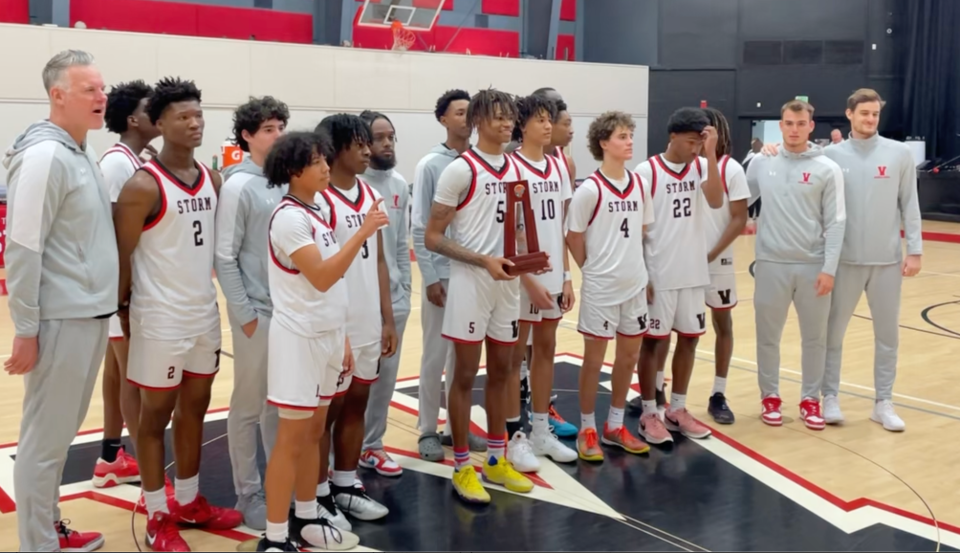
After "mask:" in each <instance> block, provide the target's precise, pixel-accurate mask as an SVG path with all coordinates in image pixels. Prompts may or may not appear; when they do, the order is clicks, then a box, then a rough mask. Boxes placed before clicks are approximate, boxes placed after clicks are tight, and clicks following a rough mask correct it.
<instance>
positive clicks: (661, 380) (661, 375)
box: [657, 371, 663, 392]
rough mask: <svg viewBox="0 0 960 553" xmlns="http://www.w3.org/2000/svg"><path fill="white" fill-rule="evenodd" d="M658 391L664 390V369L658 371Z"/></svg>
mask: <svg viewBox="0 0 960 553" xmlns="http://www.w3.org/2000/svg"><path fill="white" fill-rule="evenodd" d="M657 391H658V392H662V391H663V371H657Z"/></svg>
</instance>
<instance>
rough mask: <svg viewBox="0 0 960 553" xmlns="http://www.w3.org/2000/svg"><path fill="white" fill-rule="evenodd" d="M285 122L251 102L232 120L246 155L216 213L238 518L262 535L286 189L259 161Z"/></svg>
mask: <svg viewBox="0 0 960 553" xmlns="http://www.w3.org/2000/svg"><path fill="white" fill-rule="evenodd" d="M289 119H290V110H289V109H288V108H287V105H286V104H284V103H283V102H281V101H279V100H277V99H275V98H272V97H270V96H264V97H262V98H250V100H249V101H248V102H247V103H245V104H243V105H242V106H240V107H239V108H237V110H236V111H235V112H234V113H233V136H234V141H235V142H236V143H237V145H238V146H240V149H241V150H242V151H244V152H246V153H247V154H248V155H246V156H244V159H243V161H241V162H240V163H238V164H236V165H231V166H229V167H227V168H226V169H225V170H224V171H223V176H224V182H223V188H222V189H221V190H220V198H219V204H220V207H219V209H218V210H217V232H216V240H217V247H216V256H215V258H214V267H215V268H216V270H217V280H219V281H220V289H221V290H223V295H224V297H226V299H227V316H228V317H229V319H230V328H231V330H232V333H233V348H234V362H233V394H232V395H231V396H230V414H229V415H228V416H227V436H228V441H229V449H230V464H231V466H232V468H233V486H234V490H235V492H236V494H237V506H236V508H237V510H238V511H240V512H241V513H243V522H244V524H246V525H247V526H249V527H250V528H253V529H254V530H260V531H263V530H264V529H265V528H266V523H267V522H266V520H267V519H266V516H267V515H266V504H265V503H264V497H263V490H262V486H261V479H260V470H259V469H258V468H257V424H258V423H259V425H260V436H261V438H262V441H263V451H264V452H265V453H266V455H267V459H268V460H269V458H270V451H271V449H273V442H274V439H275V438H276V431H277V410H276V408H275V407H271V406H269V405H267V404H266V402H265V400H266V394H267V386H266V382H267V349H268V348H267V337H268V336H269V332H270V320H271V317H272V313H273V303H272V302H271V300H270V289H269V285H268V283H267V267H268V266H269V263H270V255H269V252H268V250H267V242H266V240H265V239H264V236H266V235H267V226H268V224H269V221H270V214H271V213H272V212H273V208H274V207H276V206H277V204H278V203H280V199H281V198H282V197H283V194H284V192H285V189H284V187H283V186H277V187H268V186H267V179H266V177H265V176H264V174H263V167H264V165H263V164H264V160H265V159H266V157H267V154H268V153H269V152H270V148H271V147H272V146H273V143H274V142H276V140H277V138H278V137H280V136H281V135H282V134H283V132H284V129H285V128H286V126H287V121H288V120H289Z"/></svg>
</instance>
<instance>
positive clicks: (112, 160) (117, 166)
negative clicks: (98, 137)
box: [100, 142, 143, 203]
mask: <svg viewBox="0 0 960 553" xmlns="http://www.w3.org/2000/svg"><path fill="white" fill-rule="evenodd" d="M141 167H143V162H142V161H141V160H140V158H139V157H137V154H135V153H133V150H131V149H130V147H129V146H127V145H126V144H124V143H123V142H117V143H116V144H114V145H113V146H111V147H110V148H109V149H108V150H107V151H106V152H104V153H103V156H102V157H101V158H100V172H101V173H103V181H104V183H105V184H106V185H107V191H108V192H109V193H110V201H111V202H114V203H116V201H117V198H119V197H120V191H121V190H123V185H124V184H126V183H127V181H128V180H130V177H132V176H133V174H134V173H136V172H137V169H139V168H141Z"/></svg>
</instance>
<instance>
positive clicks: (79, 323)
mask: <svg viewBox="0 0 960 553" xmlns="http://www.w3.org/2000/svg"><path fill="white" fill-rule="evenodd" d="M108 326H109V320H108V319H65V320H53V321H40V337H39V343H40V352H39V356H38V358H37V365H36V367H35V368H34V369H33V370H32V371H30V372H29V373H27V375H26V376H25V377H24V382H23V383H24V387H25V388H26V389H25V391H24V395H23V418H22V419H21V421H20V443H19V446H18V447H17V459H16V463H15V464H14V469H13V479H14V496H15V498H16V502H17V527H18V529H19V533H20V551H59V550H60V541H59V538H58V537H57V532H56V531H55V529H54V523H55V522H56V521H58V520H60V519H61V517H60V506H59V505H58V504H59V502H60V482H61V480H62V479H63V466H64V464H65V463H66V461H67V452H68V451H69V449H70V444H71V443H73V439H74V437H76V435H77V431H78V430H80V425H81V424H83V419H84V418H85V417H86V416H87V408H88V407H89V406H90V397H91V396H92V395H93V389H94V387H95V385H96V383H97V373H98V372H100V365H101V364H102V363H103V355H104V353H106V351H107V337H108Z"/></svg>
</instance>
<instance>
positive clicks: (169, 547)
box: [146, 513, 190, 552]
mask: <svg viewBox="0 0 960 553" xmlns="http://www.w3.org/2000/svg"><path fill="white" fill-rule="evenodd" d="M146 541H147V547H149V548H150V549H152V550H154V551H173V552H180V551H184V552H188V551H190V546H189V545H187V542H185V541H183V538H182V537H181V536H180V527H178V526H177V522H176V519H175V518H174V517H173V516H172V515H170V514H168V513H154V514H153V518H151V519H150V520H148V521H147V540H146Z"/></svg>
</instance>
